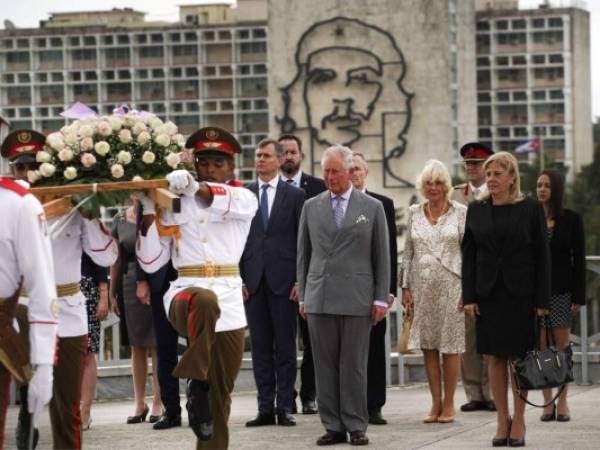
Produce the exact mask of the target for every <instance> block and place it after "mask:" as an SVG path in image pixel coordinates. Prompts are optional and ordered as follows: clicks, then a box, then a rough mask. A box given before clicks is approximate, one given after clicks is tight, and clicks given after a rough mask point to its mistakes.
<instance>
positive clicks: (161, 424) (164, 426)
mask: <svg viewBox="0 0 600 450" xmlns="http://www.w3.org/2000/svg"><path fill="white" fill-rule="evenodd" d="M180 426H181V415H179V414H177V415H172V416H171V415H168V414H163V415H162V416H161V418H160V419H158V420H157V421H156V422H155V423H154V424H153V425H152V428H153V429H155V430H168V429H169V428H174V427H180Z"/></svg>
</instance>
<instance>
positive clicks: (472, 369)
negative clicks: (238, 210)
mask: <svg viewBox="0 0 600 450" xmlns="http://www.w3.org/2000/svg"><path fill="white" fill-rule="evenodd" d="M493 154H494V152H493V151H492V149H491V148H489V147H488V146H487V145H485V144H481V143H479V142H469V143H467V144H465V145H463V146H462V147H461V149H460V155H461V156H462V157H463V161H464V163H465V174H466V176H467V183H463V184H459V185H457V186H454V189H453V191H452V200H456V201H458V202H460V203H462V204H463V205H468V204H469V203H471V202H473V201H475V200H477V198H479V196H480V195H481V194H484V193H485V192H487V186H486V184H485V169H484V168H483V163H484V162H485V160H486V159H488V158H489V157H490V155H493ZM460 369H461V377H462V382H463V387H464V388H465V394H466V395H467V403H465V404H464V405H462V406H461V407H460V409H461V411H464V412H470V411H479V410H487V411H495V410H496V406H495V405H494V401H493V400H492V397H491V393H490V386H489V383H488V370H487V360H486V359H485V357H484V356H483V355H480V354H479V353H477V348H476V345H475V320H474V319H471V318H470V317H469V316H468V315H467V316H466V317H465V352H464V353H463V354H462V357H461V365H460Z"/></svg>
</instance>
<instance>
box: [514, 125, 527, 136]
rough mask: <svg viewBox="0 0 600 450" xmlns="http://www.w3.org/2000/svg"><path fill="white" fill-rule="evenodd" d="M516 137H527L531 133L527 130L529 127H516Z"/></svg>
mask: <svg viewBox="0 0 600 450" xmlns="http://www.w3.org/2000/svg"><path fill="white" fill-rule="evenodd" d="M514 135H515V137H527V136H528V135H529V133H528V132H527V128H525V127H517V128H514Z"/></svg>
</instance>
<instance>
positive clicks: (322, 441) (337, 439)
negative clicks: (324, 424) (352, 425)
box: [317, 430, 347, 445]
mask: <svg viewBox="0 0 600 450" xmlns="http://www.w3.org/2000/svg"><path fill="white" fill-rule="evenodd" d="M341 442H347V439H346V433H342V432H339V431H331V430H327V433H325V434H324V435H323V436H321V437H320V438H319V439H317V445H334V444H339V443H341Z"/></svg>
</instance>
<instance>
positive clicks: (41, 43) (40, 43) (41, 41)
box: [35, 38, 46, 48]
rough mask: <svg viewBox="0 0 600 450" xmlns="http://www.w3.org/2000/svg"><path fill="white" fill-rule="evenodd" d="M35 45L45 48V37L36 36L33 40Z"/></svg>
mask: <svg viewBox="0 0 600 450" xmlns="http://www.w3.org/2000/svg"><path fill="white" fill-rule="evenodd" d="M35 46H36V47H39V48H46V38H38V39H36V40H35Z"/></svg>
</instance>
